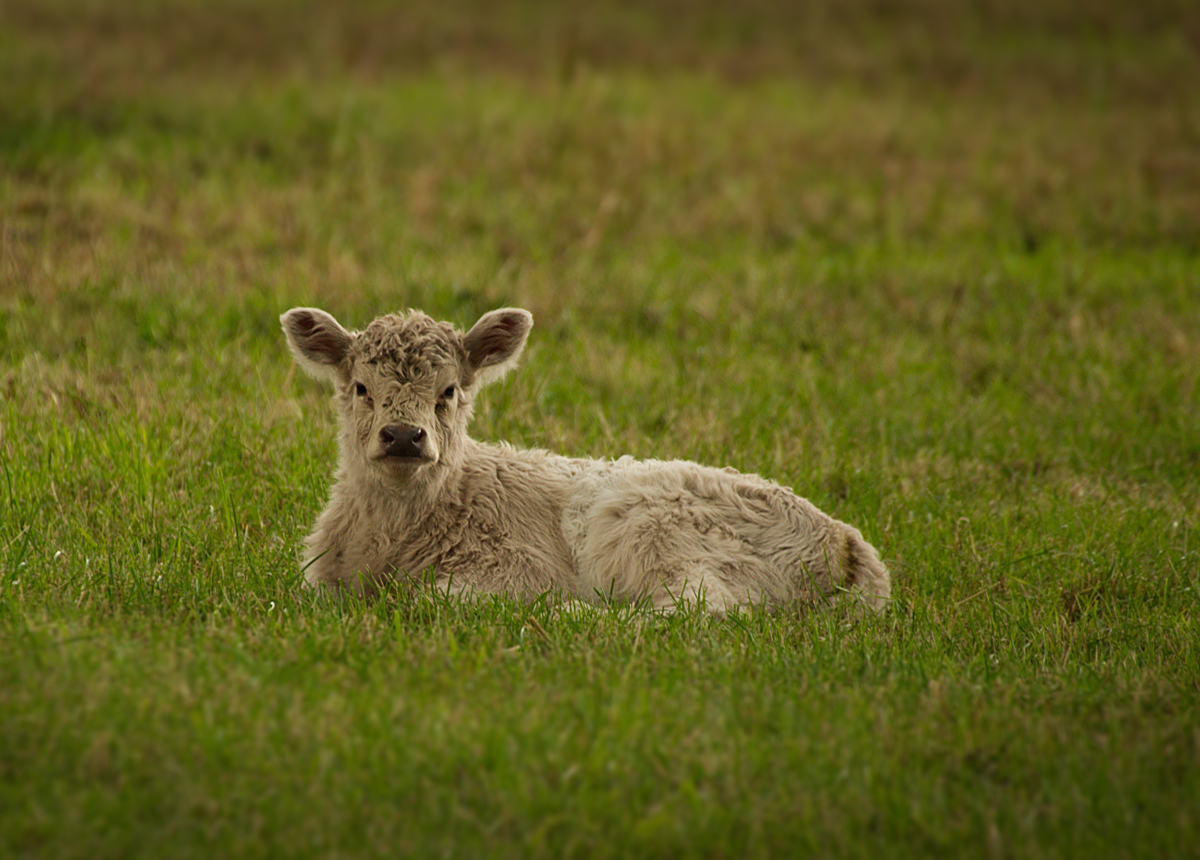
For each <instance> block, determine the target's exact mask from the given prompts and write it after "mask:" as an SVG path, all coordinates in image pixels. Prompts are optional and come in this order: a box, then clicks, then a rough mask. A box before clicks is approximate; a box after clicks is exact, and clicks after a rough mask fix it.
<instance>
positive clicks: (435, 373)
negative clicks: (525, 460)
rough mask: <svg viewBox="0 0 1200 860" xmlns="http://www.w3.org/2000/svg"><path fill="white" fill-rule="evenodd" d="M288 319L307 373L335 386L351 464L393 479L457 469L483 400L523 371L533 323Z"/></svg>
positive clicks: (406, 317) (286, 327) (298, 315)
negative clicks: (352, 325) (464, 328)
mask: <svg viewBox="0 0 1200 860" xmlns="http://www.w3.org/2000/svg"><path fill="white" fill-rule="evenodd" d="M279 321H280V323H282V325H283V332H284V334H285V335H286V336H287V343H288V348H289V349H290V350H291V352H292V355H293V356H294V357H295V359H296V362H297V363H298V364H299V365H300V367H302V368H303V369H304V370H305V371H307V372H308V373H309V374H311V375H312V376H315V377H316V378H318V379H323V380H326V381H328V382H330V383H332V385H333V387H334V397H333V401H334V404H335V406H336V408H337V411H338V413H339V415H340V416H341V421H342V427H341V437H340V444H341V447H342V457H343V463H344V464H345V465H347V466H358V467H361V468H364V469H367V470H368V471H369V472H370V473H371V474H373V475H375V476H376V477H379V478H380V479H382V480H384V481H404V480H407V479H409V478H411V477H412V476H413V475H414V474H416V473H419V472H420V471H421V470H423V469H425V468H428V467H434V466H438V465H442V466H449V465H454V464H456V463H457V452H458V448H459V446H460V444H461V441H462V440H463V439H464V438H465V437H466V432H467V423H468V422H469V421H470V418H471V412H472V407H473V403H474V399H475V394H476V393H477V392H478V391H479V389H480V388H482V387H483V386H484V385H486V384H488V383H489V382H493V381H495V380H497V379H499V378H500V377H502V376H503V375H504V374H505V373H507V372H508V371H509V370H510V369H512V367H513V366H514V365H516V363H517V359H518V358H520V355H521V351H522V350H523V349H524V348H525V339H526V338H527V337H528V336H529V330H530V328H532V326H533V317H532V316H531V315H530V313H529V312H528V311H524V310H520V309H518V308H503V309H501V310H496V311H491V312H490V313H487V314H484V315H483V316H482V317H481V318H480V320H479V322H477V323H475V325H474V326H473V327H472V328H471V330H470V331H468V332H467V333H466V334H463V333H462V332H460V331H459V330H458V329H456V328H455V327H454V326H452V325H451V324H450V323H445V322H437V321H436V320H433V319H430V318H429V317H427V316H426V315H425V314H423V313H421V312H420V311H409V312H407V313H404V314H389V315H387V316H382V317H379V318H378V319H376V320H375V321H374V322H372V323H371V324H370V325H369V326H367V327H366V328H365V329H364V330H363V331H361V332H350V331H347V330H346V329H344V328H342V326H341V325H339V324H338V321H337V320H335V319H334V318H333V317H332V316H330V315H329V314H327V313H326V312H325V311H322V310H318V309H316V308H292V309H291V310H290V311H288V312H287V313H285V314H283V315H282V316H281V317H280V318H279Z"/></svg>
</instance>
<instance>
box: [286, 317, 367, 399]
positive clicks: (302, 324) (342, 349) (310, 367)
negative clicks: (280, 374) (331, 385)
mask: <svg viewBox="0 0 1200 860" xmlns="http://www.w3.org/2000/svg"><path fill="white" fill-rule="evenodd" d="M279 322H280V324H281V325H282V326H283V333H284V335H285V336H286V337H287V344H288V349H289V350H291V353H292V355H293V357H295V359H296V363H297V364H299V365H300V366H301V367H302V368H304V370H305V371H306V372H307V373H308V374H309V375H311V376H315V377H316V378H317V379H325V380H328V381H330V382H336V381H337V379H338V377H339V376H340V375H343V374H346V373H348V372H349V371H348V363H349V360H348V357H349V354H350V344H351V342H352V341H353V340H354V336H353V335H351V334H350V332H348V331H346V330H345V329H344V328H342V327H341V326H340V325H339V324H338V321H337V320H335V319H334V318H333V317H331V316H330V315H329V314H327V313H325V311H323V310H319V309H317V308H292V309H291V310H290V311H288V312H287V313H285V314H283V315H282V316H281V317H279Z"/></svg>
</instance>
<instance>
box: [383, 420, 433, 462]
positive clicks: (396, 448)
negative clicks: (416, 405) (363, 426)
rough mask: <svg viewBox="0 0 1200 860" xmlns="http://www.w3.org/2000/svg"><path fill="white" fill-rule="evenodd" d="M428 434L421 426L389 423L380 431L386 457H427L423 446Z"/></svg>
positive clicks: (410, 458)
mask: <svg viewBox="0 0 1200 860" xmlns="http://www.w3.org/2000/svg"><path fill="white" fill-rule="evenodd" d="M427 435H428V434H427V433H426V432H425V431H424V430H422V429H421V428H420V427H410V426H408V425H407V424H388V425H387V426H386V427H384V428H383V429H382V430H380V431H379V441H380V442H382V443H383V453H384V456H386V457H400V458H402V459H406V460H420V459H423V458H424V457H425V452H424V450H422V447H421V446H422V443H424V441H425V437H426V436H427Z"/></svg>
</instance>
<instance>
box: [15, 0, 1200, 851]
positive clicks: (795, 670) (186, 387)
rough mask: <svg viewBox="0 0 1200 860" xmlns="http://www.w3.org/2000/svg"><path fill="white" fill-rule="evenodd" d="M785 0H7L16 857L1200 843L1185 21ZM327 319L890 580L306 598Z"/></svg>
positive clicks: (1196, 168) (1029, 7) (535, 437)
mask: <svg viewBox="0 0 1200 860" xmlns="http://www.w3.org/2000/svg"><path fill="white" fill-rule="evenodd" d="M782 5H783V4H774V3H767V2H761V3H749V4H720V3H715V2H713V3H708V2H698V3H682V2H669V0H656V2H648V3H639V4H631V3H615V2H614V3H599V2H597V3H590V4H583V5H572V4H554V5H551V4H544V8H543V4H539V3H535V2H532V0H527V2H504V3H498V4H497V3H483V2H478V3H472V2H459V0H452V1H451V2H440V3H424V2H422V3H414V4H388V3H384V2H374V3H367V2H364V3H357V4H332V3H328V4H327V3H317V2H284V0H245V2H233V0H222V2H202V0H140V1H139V2H132V3H131V2H116V0H95V2H85V0H3V2H0V855H2V856H5V857H38V858H51V857H53V858H72V857H78V858H97V857H123V858H124V857H164V856H169V857H184V858H186V857H212V856H238V857H278V856H316V857H360V856H388V857H393V856H407V855H413V856H433V855H438V856H481V855H489V856H514V857H515V856H520V857H554V858H558V857H574V856H580V857H582V856H588V857H608V856H611V857H629V856H656V857H767V856H771V857H778V856H837V857H866V856H872V857H879V856H989V857H1020V858H1031V857H1032V858H1036V857H1076V856H1088V857H1093V858H1098V857H1110V856H1111V857H1132V856H1145V857H1153V858H1161V857H1168V856H1170V857H1182V856H1196V852H1197V848H1196V846H1197V844H1200V563H1198V560H1200V545H1198V544H1200V536H1198V534H1197V526H1198V525H1200V99H1198V98H1197V94H1196V88H1195V83H1194V82H1195V81H1197V80H1200V12H1198V10H1197V9H1196V8H1195V7H1194V4H1189V3H1185V2H1170V0H1145V2H1141V3H1138V4H1122V3H1117V2H1107V3H1106V2H1101V3H1082V2H1080V3H1072V2H1067V0H1042V2H1032V0H1021V2H1016V3H1008V4H1000V3H991V4H988V3H957V2H950V0H923V2H920V3H914V4H908V5H905V4H890V3H868V2H854V3H841V2H833V0H826V2H815V3H812V4H809V5H808V6H806V7H805V8H803V9H795V10H792V11H787V12H782V11H780V10H779V7H780V6H782ZM735 7H736V8H735ZM297 304H306V305H318V306H322V307H325V308H326V309H328V310H330V311H331V312H332V313H333V314H334V315H335V316H337V317H338V318H339V319H340V320H342V321H343V322H346V323H348V324H358V325H362V324H365V323H366V322H367V321H368V320H369V319H370V318H372V317H374V316H375V315H377V314H379V313H382V312H386V311H390V310H394V309H397V308H402V307H407V306H413V307H420V308H423V309H424V310H426V311H428V312H430V313H431V314H433V315H435V316H438V317H442V318H445V319H450V320H453V321H455V322H456V323H458V324H459V325H462V326H468V325H470V324H471V323H472V322H473V321H474V320H475V319H476V318H477V317H478V315H479V314H481V313H482V312H484V311H486V310H489V309H491V308H493V307H496V306H499V305H503V304H515V305H519V306H523V307H526V308H528V309H530V310H531V311H532V312H533V313H534V316H535V319H536V326H535V329H534V332H533V335H532V337H531V341H530V348H529V350H528V351H527V353H526V358H525V360H524V362H523V364H524V366H523V367H522V368H521V369H520V370H519V371H518V372H517V373H516V374H514V375H513V376H512V377H510V379H509V380H508V381H506V382H505V383H503V384H502V385H498V386H496V387H494V388H493V389H490V390H489V391H488V393H487V394H485V395H484V396H483V399H482V401H481V404H480V408H479V410H478V413H477V418H476V423H475V428H474V431H475V435H476V436H477V437H478V438H481V439H507V440H510V441H512V442H514V443H518V444H525V445H538V446H545V447H549V448H553V449H555V450H559V451H562V452H565V453H570V454H574V455H590V456H610V455H615V454H619V453H632V454H635V455H639V456H647V457H649V456H654V457H663V458H669V457H686V458H691V459H698V460H702V461H705V462H709V463H713V464H720V465H723V464H728V465H733V466H736V467H738V468H739V469H743V470H746V471H755V472H760V473H762V474H764V475H767V476H769V477H771V478H773V479H775V480H777V481H779V482H781V483H784V484H787V485H789V486H793V487H795V488H796V490H797V492H798V493H800V494H801V495H804V496H806V497H808V498H809V499H811V500H812V501H814V502H815V503H816V504H818V505H819V506H821V507H822V508H824V509H825V510H827V511H829V512H830V513H832V514H834V515H835V516H838V517H839V518H841V519H844V520H847V521H849V522H851V523H854V524H856V525H857V526H859V527H860V528H861V529H862V531H863V532H864V534H865V535H866V537H867V538H868V539H869V540H870V541H871V542H872V543H874V544H875V545H876V546H877V547H879V549H880V551H881V553H882V554H883V555H884V557H885V558H886V560H887V561H888V564H889V565H890V567H891V568H892V570H893V572H894V576H895V580H894V583H895V597H896V599H895V602H894V606H893V607H892V609H891V610H890V611H889V612H888V613H887V614H885V615H884V616H882V617H879V618H870V619H859V618H855V617H852V616H850V615H846V614H844V613H841V612H838V611H806V610H805V609H803V608H796V609H795V610H792V611H787V612H782V613H780V614H777V615H767V614H763V613H751V614H747V615H743V616H736V617H731V618H728V619H725V620H713V619H710V618H707V617H704V616H698V615H695V614H688V613H684V614H680V615H678V616H674V617H670V618H661V619H656V618H646V617H644V616H643V615H641V614H639V613H637V612H633V611H617V612H613V613H611V614H600V615H596V616H594V617H572V616H565V617H564V616H559V615H556V614H554V613H552V612H551V611H550V609H549V607H547V606H546V605H544V604H541V603H539V604H536V605H534V606H525V605H519V604H516V603H512V602H504V601H495V602H494V603H483V604H479V605H458V604H453V603H448V602H446V601H444V600H437V599H432V598H430V597H428V596H423V595H420V594H413V595H408V596H400V597H394V598H390V599H389V600H387V601H381V602H376V603H365V604H336V603H332V602H330V601H328V600H325V599H321V598H319V597H316V596H314V595H312V594H309V593H307V592H305V591H304V590H302V589H301V587H300V584H301V583H300V580H301V578H300V574H299V570H298V564H297V559H298V555H299V542H300V539H301V538H302V537H303V535H304V534H306V533H307V530H308V528H309V526H310V524H311V522H312V520H313V518H314V517H315V516H316V514H317V513H318V511H319V510H320V508H321V506H322V504H323V502H324V498H325V494H326V492H327V487H328V481H329V476H330V473H331V470H332V465H333V460H334V454H335V447H334V437H333V432H334V426H333V416H332V413H331V410H330V409H329V407H328V405H327V402H326V398H327V394H326V392H324V391H322V390H321V389H320V388H319V386H317V385H316V384H315V383H313V382H311V381H310V380H308V379H306V378H304V377H303V376H302V374H297V373H296V372H295V371H294V369H293V367H292V364H291V360H290V358H289V356H288V354H287V351H286V348H285V346H284V342H283V338H282V335H281V333H280V332H279V328H278V322H277V319H278V316H279V314H280V312H282V311H283V310H285V309H287V308H288V307H291V306H293V305H297Z"/></svg>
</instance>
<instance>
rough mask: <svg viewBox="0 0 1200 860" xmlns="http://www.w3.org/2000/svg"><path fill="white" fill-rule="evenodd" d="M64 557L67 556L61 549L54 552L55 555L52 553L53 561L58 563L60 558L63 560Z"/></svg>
mask: <svg viewBox="0 0 1200 860" xmlns="http://www.w3.org/2000/svg"><path fill="white" fill-rule="evenodd" d="M66 555H67V554H66V553H65V552H63V551H62V550H61V549H60V550H56V551H55V553H54V560H55V561H58V560H59V559H60V558H65V557H66Z"/></svg>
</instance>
